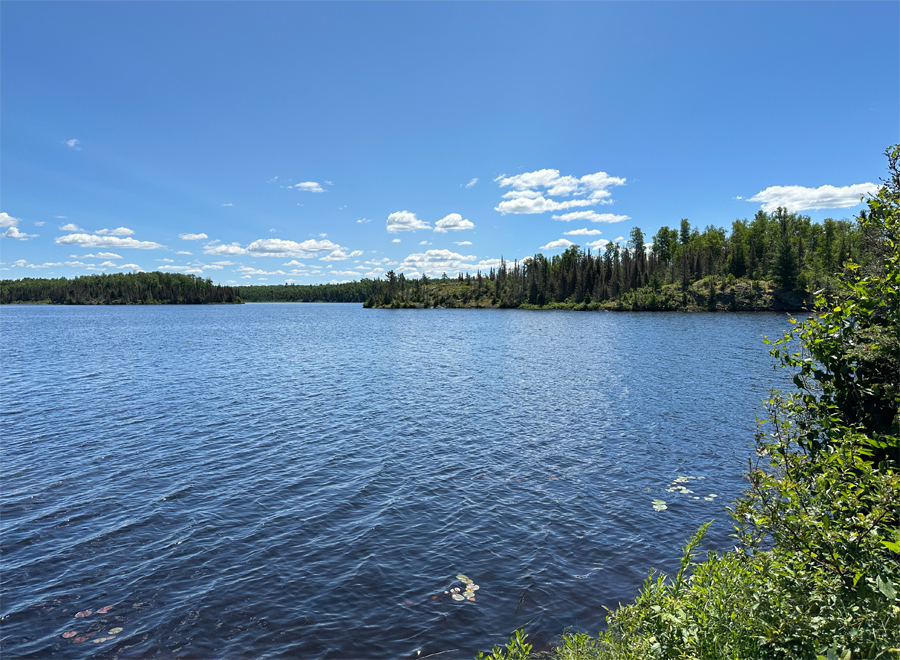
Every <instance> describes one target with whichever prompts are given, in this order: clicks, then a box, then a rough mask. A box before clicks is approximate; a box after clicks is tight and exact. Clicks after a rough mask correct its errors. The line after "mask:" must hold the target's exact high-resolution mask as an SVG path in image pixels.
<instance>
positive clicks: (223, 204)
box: [222, 203, 234, 206]
mask: <svg viewBox="0 0 900 660" xmlns="http://www.w3.org/2000/svg"><path fill="white" fill-rule="evenodd" d="M222 206H234V204H231V203H229V204H222Z"/></svg>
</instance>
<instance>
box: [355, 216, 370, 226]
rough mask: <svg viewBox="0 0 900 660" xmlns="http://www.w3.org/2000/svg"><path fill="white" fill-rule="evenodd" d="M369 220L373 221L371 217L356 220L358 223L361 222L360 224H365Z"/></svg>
mask: <svg viewBox="0 0 900 660" xmlns="http://www.w3.org/2000/svg"><path fill="white" fill-rule="evenodd" d="M367 222H372V221H371V220H370V219H369V218H360V219H359V220H357V221H356V223H357V224H360V225H362V224H365V223H367Z"/></svg>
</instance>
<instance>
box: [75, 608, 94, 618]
mask: <svg viewBox="0 0 900 660" xmlns="http://www.w3.org/2000/svg"><path fill="white" fill-rule="evenodd" d="M93 613H94V611H93V610H82V611H81V612H78V614H76V615H75V618H76V619H83V618H84V617H86V616H90V615H91V614H93Z"/></svg>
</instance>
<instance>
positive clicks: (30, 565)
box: [0, 304, 789, 660]
mask: <svg viewBox="0 0 900 660" xmlns="http://www.w3.org/2000/svg"><path fill="white" fill-rule="evenodd" d="M787 327H789V323H788V320H787V317H786V316H785V315H776V314H674V313H671V314H662V313H658V314H648V313H644V314H616V313H574V312H534V311H515V310H480V311H479V310H432V311H416V310H398V311H391V310H364V309H362V307H361V306H360V305H349V304H348V305H309V304H294V305H290V304H265V305H243V306H203V307H175V306H171V307H55V306H54V307H51V306H13V307H10V306H6V307H4V308H3V309H2V312H0V329H2V348H0V357H2V408H0V413H2V417H0V419H2V463H0V465H2V475H0V476H2V486H0V488H2V490H0V494H2V499H0V504H2V511H0V516H2V517H0V529H2V565H0V568H2V576H0V580H2V602H0V617H2V619H0V643H2V648H0V651H2V654H3V657H7V658H12V657H56V658H84V657H103V658H120V657H121V658H156V657H166V658H181V657H189V658H222V659H225V658H272V657H285V658H397V657H417V654H418V655H419V656H425V655H429V654H434V653H439V652H442V651H451V652H448V653H444V654H443V655H441V656H440V658H441V660H446V659H448V658H471V657H472V656H473V655H474V654H475V653H476V652H477V651H478V650H487V649H489V648H490V647H491V646H492V645H493V644H495V643H500V642H504V641H505V640H506V639H507V637H508V635H509V633H510V631H512V630H513V629H515V628H517V627H520V626H525V628H526V629H527V630H528V631H529V633H530V634H531V637H532V641H534V642H535V644H536V645H537V646H538V647H540V646H541V645H543V644H546V643H547V642H548V641H550V640H552V638H553V637H554V636H556V635H558V634H559V633H561V632H562V631H563V630H564V629H565V628H567V627H568V628H574V629H579V630H583V631H588V632H596V631H597V630H598V629H600V628H601V626H602V625H603V622H604V609H603V608H604V606H610V607H611V606H613V605H615V604H616V603H617V602H619V601H624V600H628V599H631V598H633V597H634V595H635V593H636V591H637V589H638V587H639V585H640V584H641V582H642V580H643V579H644V577H645V576H646V574H647V572H648V570H649V569H650V567H657V568H660V569H663V570H665V571H671V570H672V569H673V568H674V567H676V566H677V561H678V549H679V546H681V545H682V544H683V542H684V540H685V539H686V538H687V537H688V536H689V535H690V534H691V533H692V532H693V531H694V530H696V528H697V527H698V525H700V524H701V523H702V522H705V521H707V520H711V519H715V520H716V523H715V524H714V526H713V528H712V530H711V533H710V535H709V536H708V542H707V546H708V547H719V548H727V547H729V546H730V543H729V542H730V539H729V537H728V533H729V532H730V531H731V527H730V524H729V519H728V516H727V513H726V512H725V510H724V507H725V506H726V505H727V504H728V503H729V502H730V501H731V500H732V499H733V498H734V497H735V496H736V495H737V494H738V493H739V492H740V490H741V489H742V487H743V484H744V482H743V480H742V473H743V472H744V471H745V470H746V466H747V457H748V455H749V454H750V453H751V446H752V441H753V433H754V430H755V426H756V423H755V415H760V416H762V415H763V408H762V406H761V399H762V398H763V397H764V396H765V395H766V393H767V390H768V388H769V387H772V386H776V385H777V386H785V385H786V376H785V375H784V374H783V373H782V372H775V371H773V369H772V361H771V358H770V357H769V355H768V353H767V347H766V346H765V345H764V344H763V343H762V337H761V336H762V335H769V336H777V335H779V334H780V332H781V331H783V330H784V329H786V328H787ZM678 476H691V477H703V479H699V478H698V479H693V480H690V481H689V482H688V483H687V487H688V488H689V489H691V490H693V491H694V493H692V494H682V493H672V492H666V488H667V487H668V486H669V485H670V484H671V483H672V481H673V480H674V479H675V478H676V477H678ZM711 494H715V495H717V497H716V498H710V497H709V496H710V495H711ZM697 498H700V499H697ZM654 499H662V500H665V501H666V502H667V506H668V508H667V509H666V510H664V511H655V510H654V509H653V508H652V501H653V500H654ZM459 573H463V574H465V575H466V576H468V577H470V578H471V579H472V580H474V581H475V582H476V583H477V584H478V585H479V586H480V589H479V590H478V591H477V592H476V596H477V597H476V599H475V601H474V602H472V601H469V600H464V601H462V602H459V601H454V600H452V599H451V595H450V594H446V593H445V592H446V591H449V590H451V589H452V588H454V587H463V586H464V585H463V584H462V583H461V582H460V581H459V580H457V579H456V578H455V576H456V575H457V574H459ZM106 606H112V609H110V610H108V611H106V613H105V614H101V613H97V612H96V610H97V609H99V608H103V607H106ZM86 610H92V611H93V614H91V615H90V616H87V617H82V618H76V617H75V615H76V613H78V612H83V611H86ZM113 628H121V629H122V631H121V632H119V633H118V634H116V635H115V636H114V637H110V636H109V632H108V631H109V630H111V629H113ZM70 631H71V632H75V633H77V636H74V635H73V636H70V637H68V638H63V637H62V635H63V634H64V633H67V632H70ZM104 638H106V639H104ZM97 640H103V641H97Z"/></svg>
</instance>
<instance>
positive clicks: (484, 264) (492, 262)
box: [463, 259, 500, 270]
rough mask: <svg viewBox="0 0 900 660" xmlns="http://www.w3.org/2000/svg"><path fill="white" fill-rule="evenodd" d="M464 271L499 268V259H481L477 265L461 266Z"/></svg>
mask: <svg viewBox="0 0 900 660" xmlns="http://www.w3.org/2000/svg"><path fill="white" fill-rule="evenodd" d="M463 266H464V267H465V268H466V270H490V269H491V268H500V259H482V260H481V261H479V262H478V263H477V264H463Z"/></svg>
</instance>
